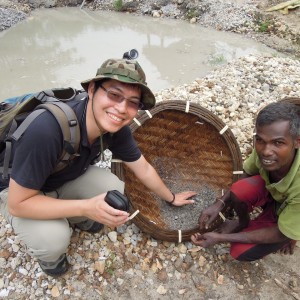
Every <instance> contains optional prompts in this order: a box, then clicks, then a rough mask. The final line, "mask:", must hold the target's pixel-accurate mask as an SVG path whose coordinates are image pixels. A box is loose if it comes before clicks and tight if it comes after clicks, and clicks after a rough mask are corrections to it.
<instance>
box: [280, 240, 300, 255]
mask: <svg viewBox="0 0 300 300" xmlns="http://www.w3.org/2000/svg"><path fill="white" fill-rule="evenodd" d="M296 243H297V241H294V240H290V241H289V242H288V243H287V244H285V245H284V246H283V247H282V248H281V249H280V250H279V253H281V254H284V255H287V254H290V255H292V254H294V250H295V246H296Z"/></svg>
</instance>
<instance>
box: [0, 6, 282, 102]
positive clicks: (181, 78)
mask: <svg viewBox="0 0 300 300" xmlns="http://www.w3.org/2000/svg"><path fill="white" fill-rule="evenodd" d="M132 48H135V49H137V50H138V52H139V62H140V64H141V65H142V67H143V68H144V70H145V72H146V74H147V79H148V84H149V86H150V88H151V89H152V90H153V91H155V92H156V91H159V90H161V89H163V88H168V87H171V86H176V85H180V84H183V83H189V82H191V81H193V80H194V79H196V78H199V77H203V76H205V75H206V74H208V73H209V72H210V71H211V70H213V69H214V68H216V67H218V66H220V65H222V64H225V63H227V62H228V61H230V60H232V59H235V58H238V57H240V56H244V55H247V54H250V53H253V54H265V53H269V54H272V55H278V54H277V53H276V52H275V51H274V50H272V49H270V48H268V47H266V46H264V45H262V44H259V43H258V42H256V41H254V40H250V39H246V38H243V37H242V36H240V35H236V34H233V33H230V32H220V31H216V30H212V29H207V28H203V27H201V26H199V25H196V24H189V23H188V22H186V21H179V20H168V19H155V18H152V17H145V16H143V17H139V16H133V15H129V14H124V13H116V12H104V11H88V10H84V9H82V10H81V9H79V8H60V9H41V10H36V11H34V12H33V13H32V14H31V16H30V17H29V18H28V19H26V20H25V21H23V22H21V23H19V24H18V25H16V26H14V27H12V28H10V29H9V30H6V31H3V32H1V33H0V67H1V72H0V82H1V89H0V99H4V98H6V97H9V96H12V95H19V94H23V93H26V92H33V91H38V90H41V89H45V88H50V87H66V86H72V87H77V88H79V87H80V81H81V80H84V79H88V78H90V77H92V76H94V74H95V73H96V70H97V68H98V67H99V66H100V64H101V63H102V62H103V61H104V60H105V59H107V58H111V57H113V58H118V57H122V55H123V53H124V52H125V51H128V50H129V49H132Z"/></svg>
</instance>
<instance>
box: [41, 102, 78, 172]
mask: <svg viewBox="0 0 300 300" xmlns="http://www.w3.org/2000/svg"><path fill="white" fill-rule="evenodd" d="M43 108H44V109H46V110H48V111H50V112H51V113H52V115H53V116H54V117H55V118H56V120H57V123H58V124H59V126H60V128H61V131H62V134H63V148H64V149H63V153H62V154H61V157H60V160H59V163H58V164H57V165H56V167H55V170H54V172H58V171H61V170H62V169H63V168H65V167H66V165H67V164H68V163H69V162H70V161H71V160H72V159H74V158H75V157H76V156H78V155H79V154H78V149H79V144H80V128H79V124H78V121H77V117H76V114H75V112H74V110H73V109H72V108H71V107H70V106H69V105H67V104H65V103H63V102H49V103H44V104H40V105H38V106H37V107H36V110H40V109H43Z"/></svg>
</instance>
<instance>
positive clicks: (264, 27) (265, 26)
mask: <svg viewBox="0 0 300 300" xmlns="http://www.w3.org/2000/svg"><path fill="white" fill-rule="evenodd" d="M269 26H270V23H269V22H268V21H265V22H261V23H260V24H259V28H258V30H259V32H267V31H268V28H269Z"/></svg>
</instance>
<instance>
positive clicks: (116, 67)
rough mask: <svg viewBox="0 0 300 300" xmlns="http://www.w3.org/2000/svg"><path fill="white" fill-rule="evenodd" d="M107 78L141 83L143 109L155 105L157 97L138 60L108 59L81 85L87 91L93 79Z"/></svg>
mask: <svg viewBox="0 0 300 300" xmlns="http://www.w3.org/2000/svg"><path fill="white" fill-rule="evenodd" d="M105 78H111V79H115V80H118V81H121V82H125V83H130V84H137V85H139V86H140V88H141V91H142V98H141V102H142V103H143V104H144V108H143V109H150V108H152V107H153V106H154V105H155V97H154V95H153V93H152V92H151V90H150V89H149V88H148V86H147V82H146V76H145V73H144V71H143V69H142V68H141V66H140V65H139V63H138V62H137V61H134V60H127V59H108V60H106V61H105V62H104V63H103V64H102V66H101V67H100V68H99V69H98V70H97V73H96V76H95V77H94V78H91V79H88V80H85V81H82V82H81V85H82V87H83V88H84V89H85V90H86V91H87V89H88V86H89V83H90V82H91V81H99V80H102V79H105Z"/></svg>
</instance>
